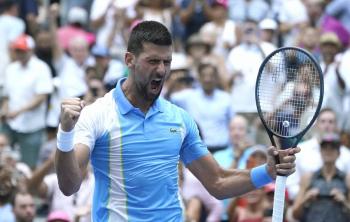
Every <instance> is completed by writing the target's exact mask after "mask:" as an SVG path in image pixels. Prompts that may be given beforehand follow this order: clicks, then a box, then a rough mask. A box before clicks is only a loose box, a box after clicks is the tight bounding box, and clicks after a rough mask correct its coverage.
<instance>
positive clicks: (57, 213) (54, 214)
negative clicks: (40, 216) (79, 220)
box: [47, 211, 70, 222]
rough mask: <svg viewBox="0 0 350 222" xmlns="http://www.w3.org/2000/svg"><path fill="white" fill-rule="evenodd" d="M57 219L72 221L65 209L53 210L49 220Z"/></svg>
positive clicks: (49, 221) (48, 221) (50, 221)
mask: <svg viewBox="0 0 350 222" xmlns="http://www.w3.org/2000/svg"><path fill="white" fill-rule="evenodd" d="M55 220H61V221H65V222H70V219H69V216H68V214H67V213H66V212H64V211H53V212H51V213H50V214H49V216H48V217H47V222H52V221H55Z"/></svg>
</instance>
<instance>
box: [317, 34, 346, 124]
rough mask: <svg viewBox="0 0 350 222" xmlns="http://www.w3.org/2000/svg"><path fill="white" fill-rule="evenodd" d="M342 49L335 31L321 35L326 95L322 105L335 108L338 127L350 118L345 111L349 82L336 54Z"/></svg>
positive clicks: (322, 67) (321, 64) (321, 63)
mask: <svg viewBox="0 0 350 222" xmlns="http://www.w3.org/2000/svg"><path fill="white" fill-rule="evenodd" d="M341 49H342V44H341V42H340V40H339V38H338V36H337V35H336V34H335V33H332V32H328V33H323V34H322V35H321V37H320V51H321V62H320V66H321V69H322V72H323V77H324V87H325V89H324V96H323V103H322V107H328V108H331V109H333V110H334V111H335V112H336V114H337V118H338V127H339V129H342V126H341V124H343V122H344V121H345V119H346V118H348V115H347V113H346V112H344V105H345V103H344V102H345V96H346V91H347V86H346V85H347V83H346V82H345V78H346V77H345V76H344V73H341V72H340V70H339V65H340V63H339V61H337V59H336V56H337V55H338V53H339V52H340V51H341ZM348 84H349V83H348Z"/></svg>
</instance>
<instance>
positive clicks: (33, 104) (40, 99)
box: [20, 94, 47, 112]
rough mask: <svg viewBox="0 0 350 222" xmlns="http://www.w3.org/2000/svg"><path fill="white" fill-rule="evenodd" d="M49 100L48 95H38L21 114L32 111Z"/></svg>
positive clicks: (23, 108) (22, 109)
mask: <svg viewBox="0 0 350 222" xmlns="http://www.w3.org/2000/svg"><path fill="white" fill-rule="evenodd" d="M46 99H47V94H41V95H37V96H36V97H35V98H34V99H32V100H31V101H30V102H29V103H28V104H27V105H26V106H24V107H22V108H21V109H20V111H21V112H26V111H30V110H32V109H35V108H36V107H38V106H39V105H40V104H41V103H43V102H45V101H46Z"/></svg>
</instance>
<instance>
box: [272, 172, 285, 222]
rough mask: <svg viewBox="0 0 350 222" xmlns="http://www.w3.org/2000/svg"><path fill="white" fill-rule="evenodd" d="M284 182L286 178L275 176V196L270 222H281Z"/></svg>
mask: <svg viewBox="0 0 350 222" xmlns="http://www.w3.org/2000/svg"><path fill="white" fill-rule="evenodd" d="M286 181H287V177H286V176H277V178H276V186H275V195H274V199H273V211H272V222H282V221H283V215H284V196H285V190H286Z"/></svg>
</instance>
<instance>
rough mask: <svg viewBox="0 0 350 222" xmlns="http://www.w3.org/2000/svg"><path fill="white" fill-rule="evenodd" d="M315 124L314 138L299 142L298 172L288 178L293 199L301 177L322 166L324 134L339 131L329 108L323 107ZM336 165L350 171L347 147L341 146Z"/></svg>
mask: <svg viewBox="0 0 350 222" xmlns="http://www.w3.org/2000/svg"><path fill="white" fill-rule="evenodd" d="M315 126H316V129H315V130H314V132H313V135H312V138H310V139H308V140H305V141H304V142H302V143H299V145H298V146H300V147H301V152H300V154H298V155H297V158H296V162H295V163H296V172H295V173H294V174H293V175H291V176H290V177H288V179H287V189H288V192H289V194H290V198H291V199H292V200H294V199H295V197H296V194H297V193H298V191H299V182H300V178H301V177H302V176H303V175H304V174H306V173H312V172H315V171H316V170H317V169H320V168H321V166H322V158H321V153H320V139H321V138H322V136H323V135H324V134H330V133H337V131H338V129H337V116H336V114H335V112H334V111H333V110H332V109H329V108H325V109H322V110H321V112H320V114H319V116H318V118H317V120H316V124H315ZM310 157H312V158H310ZM336 166H337V168H338V169H339V170H341V171H343V172H345V173H347V172H350V151H349V149H348V148H347V147H345V146H341V147H340V156H339V158H337V160H336Z"/></svg>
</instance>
